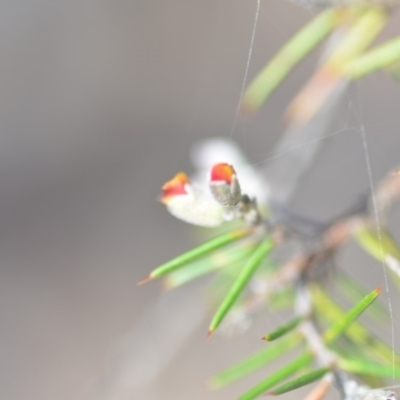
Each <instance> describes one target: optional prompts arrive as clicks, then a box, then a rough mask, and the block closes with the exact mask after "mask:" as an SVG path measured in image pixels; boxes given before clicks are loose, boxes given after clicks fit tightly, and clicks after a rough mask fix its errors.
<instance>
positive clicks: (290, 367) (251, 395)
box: [239, 352, 313, 400]
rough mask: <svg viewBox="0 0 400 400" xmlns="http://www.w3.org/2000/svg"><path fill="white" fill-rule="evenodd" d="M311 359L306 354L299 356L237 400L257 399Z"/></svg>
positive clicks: (307, 363) (306, 364) (308, 354)
mask: <svg viewBox="0 0 400 400" xmlns="http://www.w3.org/2000/svg"><path fill="white" fill-rule="evenodd" d="M312 359H313V356H312V354H311V353H308V352H307V353H303V354H301V355H300V356H298V357H297V358H296V359H295V360H293V361H291V362H290V363H289V364H287V365H285V366H284V367H282V368H281V369H279V370H278V371H276V372H274V373H273V374H272V375H270V376H269V377H268V378H267V379H265V380H263V381H261V382H260V383H259V384H258V385H256V386H254V387H253V388H252V389H250V390H249V391H248V392H246V393H245V394H243V395H242V396H240V397H239V400H253V399H255V398H257V397H258V396H259V395H261V394H263V393H264V392H266V391H267V390H269V389H271V388H272V387H274V386H275V385H277V384H278V383H280V382H282V381H283V380H284V379H286V378H288V377H289V376H291V375H293V374H295V373H296V372H297V371H299V370H300V369H302V368H304V367H306V366H308V365H309V364H310V363H311V361H312Z"/></svg>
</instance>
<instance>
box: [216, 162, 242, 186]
mask: <svg viewBox="0 0 400 400" xmlns="http://www.w3.org/2000/svg"><path fill="white" fill-rule="evenodd" d="M235 175H236V172H235V170H234V169H233V167H232V165H230V164H227V163H219V164H215V165H214V166H213V167H212V169H211V175H210V180H211V182H221V181H222V182H226V183H227V184H229V185H230V184H231V183H232V179H233V177H234V176H235Z"/></svg>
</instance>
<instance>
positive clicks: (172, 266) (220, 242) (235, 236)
mask: <svg viewBox="0 0 400 400" xmlns="http://www.w3.org/2000/svg"><path fill="white" fill-rule="evenodd" d="M250 232H251V230H250V229H249V228H242V229H236V230H234V231H231V232H227V233H224V234H222V235H220V236H217V237H216V238H214V239H211V240H209V241H207V242H205V243H203V244H201V245H200V246H197V247H195V248H194V249H192V250H189V251H188V252H186V253H183V254H181V255H179V256H178V257H175V258H173V259H172V260H170V261H168V262H166V263H165V264H162V265H160V266H159V267H158V268H156V269H154V270H153V271H152V272H151V273H150V275H149V276H148V277H147V278H145V279H143V280H142V281H140V282H139V283H138V285H141V284H143V283H146V282H148V281H150V280H152V279H154V278H159V277H160V276H163V275H165V274H168V273H170V272H172V271H174V270H176V269H177V268H180V267H182V266H183V265H185V264H187V263H189V262H191V261H193V260H195V259H196V258H198V257H201V256H204V255H206V254H207V253H210V252H211V251H213V250H216V249H219V248H221V247H223V246H225V245H227V244H229V243H232V242H234V241H236V240H239V239H242V238H243V237H245V236H247V235H249V233H250Z"/></svg>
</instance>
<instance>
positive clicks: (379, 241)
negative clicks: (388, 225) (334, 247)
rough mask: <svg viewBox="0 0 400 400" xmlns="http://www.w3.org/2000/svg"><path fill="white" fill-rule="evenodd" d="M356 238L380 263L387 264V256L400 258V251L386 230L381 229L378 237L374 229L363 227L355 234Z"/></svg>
mask: <svg viewBox="0 0 400 400" xmlns="http://www.w3.org/2000/svg"><path fill="white" fill-rule="evenodd" d="M354 238H355V239H356V241H357V243H358V244H359V245H360V246H361V247H362V248H363V249H364V250H365V251H366V252H367V253H368V254H370V255H371V256H372V257H374V258H375V259H376V260H378V261H380V262H385V258H386V256H387V255H392V256H394V257H395V258H400V250H399V248H398V246H397V244H396V242H395V241H394V240H393V238H392V236H391V235H390V233H389V232H388V231H387V230H386V229H381V231H380V235H378V233H377V232H375V231H374V230H373V229H372V228H370V227H363V228H361V229H359V230H358V231H357V232H356V233H355V235H354Z"/></svg>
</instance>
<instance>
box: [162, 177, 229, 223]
mask: <svg viewBox="0 0 400 400" xmlns="http://www.w3.org/2000/svg"><path fill="white" fill-rule="evenodd" d="M160 201H161V202H162V203H163V204H165V205H166V207H167V209H168V211H169V212H170V213H171V214H172V215H173V216H175V217H176V218H178V219H181V220H183V221H185V222H187V223H189V224H194V225H199V226H208V227H215V226H218V225H220V224H221V223H222V222H224V221H225V216H224V214H225V213H224V207H223V206H222V205H221V204H219V203H217V202H216V201H215V200H214V199H213V198H212V197H211V195H210V194H209V193H205V192H203V191H201V190H199V189H198V188H195V187H193V186H192V185H191V183H190V180H189V178H188V177H187V175H186V174H184V173H183V172H180V173H178V174H176V175H175V176H174V178H172V179H171V180H170V181H168V182H167V183H165V184H164V186H163V187H162V195H161V197H160Z"/></svg>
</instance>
